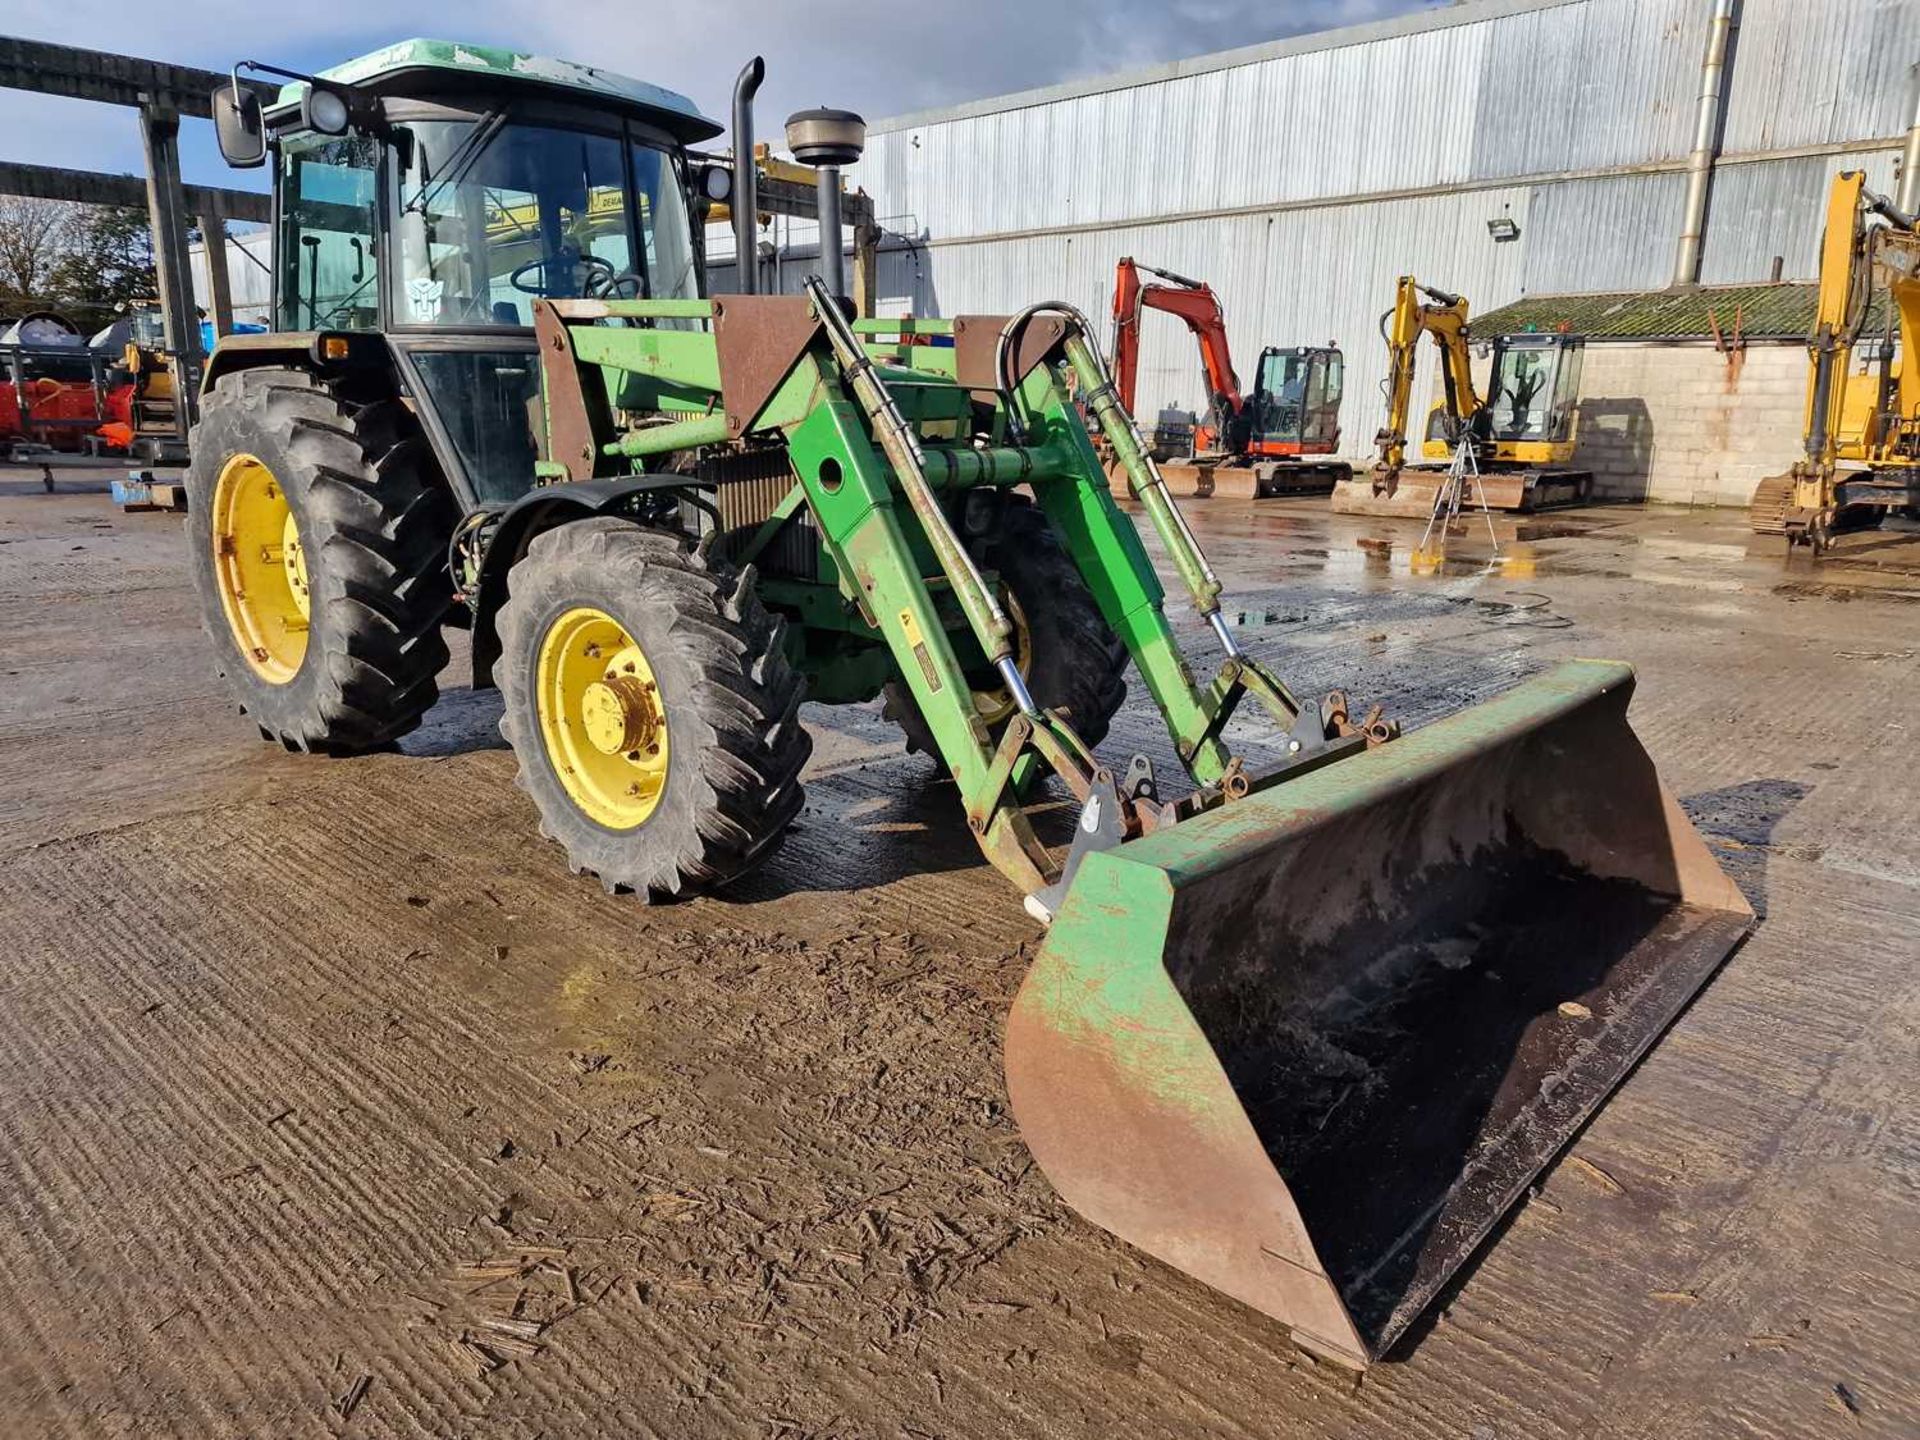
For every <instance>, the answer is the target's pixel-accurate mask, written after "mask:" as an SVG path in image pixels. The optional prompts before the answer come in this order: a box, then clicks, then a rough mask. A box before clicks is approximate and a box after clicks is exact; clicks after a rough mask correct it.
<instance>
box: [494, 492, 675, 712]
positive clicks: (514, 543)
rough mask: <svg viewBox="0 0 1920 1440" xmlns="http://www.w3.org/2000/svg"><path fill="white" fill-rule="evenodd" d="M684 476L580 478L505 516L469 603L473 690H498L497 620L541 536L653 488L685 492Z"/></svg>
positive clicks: (523, 501)
mask: <svg viewBox="0 0 1920 1440" xmlns="http://www.w3.org/2000/svg"><path fill="white" fill-rule="evenodd" d="M687 483H688V479H687V477H686V476H685V475H627V476H620V477H618V478H615V479H610V480H578V481H571V482H569V483H567V484H564V485H551V486H547V487H546V488H544V489H539V490H533V491H529V492H528V493H527V494H525V495H522V496H521V497H520V498H519V499H518V500H516V501H514V502H513V504H512V505H510V506H508V507H507V509H506V510H505V511H504V512H503V513H502V514H501V516H500V519H499V520H498V521H497V522H495V525H494V531H493V536H492V538H491V539H489V540H488V541H487V548H486V550H485V551H484V552H483V553H482V554H481V557H480V572H479V574H478V576H477V577H476V578H475V580H474V583H473V589H472V593H471V595H470V596H469V603H470V605H471V606H472V610H473V688H474V689H476V690H486V689H490V688H492V686H493V665H494V662H495V661H496V660H498V659H499V658H500V634H499V631H498V629H496V627H495V624H494V621H495V617H496V616H497V615H498V614H499V611H500V606H501V603H502V602H503V601H505V600H506V598H507V572H508V571H510V570H511V569H513V567H514V564H515V563H516V562H517V561H518V560H519V559H520V557H521V556H523V555H525V554H526V553H527V547H528V546H529V545H531V544H532V543H533V539H534V537H535V536H536V535H539V534H541V533H542V532H543V531H547V530H551V529H553V527H554V526H556V525H567V524H571V523H572V522H574V521H576V520H590V519H592V518H593V517H594V516H596V515H607V514H612V513H615V512H617V511H619V510H620V508H621V507H622V506H623V505H625V504H626V502H627V501H628V500H630V499H631V498H632V497H633V496H635V495H640V494H644V493H645V492H647V491H649V490H659V489H684V488H685V487H686V485H687Z"/></svg>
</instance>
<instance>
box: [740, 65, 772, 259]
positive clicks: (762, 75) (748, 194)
mask: <svg viewBox="0 0 1920 1440" xmlns="http://www.w3.org/2000/svg"><path fill="white" fill-rule="evenodd" d="M766 78H767V62H766V61H765V60H764V59H763V58H761V57H760V56H758V55H756V56H754V57H753V59H751V60H749V61H748V62H747V63H746V64H745V65H743V66H742V67H741V68H740V76H739V78H738V79H736V80H735V81H734V82H733V202H732V204H733V252H734V261H733V269H734V278H735V281H736V283H737V284H738V285H739V287H740V293H741V294H742V295H752V294H753V293H755V292H756V291H757V290H759V288H760V252H759V242H758V241H757V240H756V239H755V236H754V231H755V229H757V228H758V226H759V224H760V174H759V169H758V167H757V166H756V165H755V164H754V163H753V97H754V96H755V95H757V94H759V93H760V82H761V81H763V80H765V79H766Z"/></svg>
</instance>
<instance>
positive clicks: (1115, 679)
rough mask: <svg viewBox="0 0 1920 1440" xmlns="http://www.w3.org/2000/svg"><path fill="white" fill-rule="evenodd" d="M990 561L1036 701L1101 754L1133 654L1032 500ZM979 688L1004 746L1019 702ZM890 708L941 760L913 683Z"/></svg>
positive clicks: (911, 737) (986, 683) (990, 552)
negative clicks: (1064, 715)
mask: <svg viewBox="0 0 1920 1440" xmlns="http://www.w3.org/2000/svg"><path fill="white" fill-rule="evenodd" d="M982 559H983V561H984V563H985V565H986V567H987V568H989V569H992V570H996V571H998V572H999V574H1000V582H1001V595H1000V599H1001V603H1002V605H1003V606H1007V608H1008V609H1009V611H1010V616H1009V618H1011V619H1012V620H1013V621H1014V629H1015V632H1016V633H1015V640H1016V646H1015V662H1016V663H1017V664H1018V665H1019V667H1020V673H1021V676H1022V678H1024V679H1025V680H1026V682H1027V689H1028V690H1029V691H1030V692H1032V695H1033V698H1034V701H1035V702H1036V703H1037V704H1038V705H1039V706H1040V708H1041V709H1043V710H1061V709H1064V710H1065V711H1066V712H1067V721H1068V723H1069V724H1070V725H1072V727H1073V730H1074V733H1075V734H1076V735H1078V736H1079V737H1080V738H1081V739H1082V740H1084V741H1085V742H1086V743H1087V744H1088V745H1089V746H1093V745H1098V744H1099V743H1100V742H1101V741H1102V740H1104V739H1106V737H1107V729H1108V727H1109V726H1110V725H1111V724H1112V723H1113V717H1114V716H1115V715H1117V714H1118V713H1119V711H1120V707H1121V706H1122V705H1124V704H1125V703H1126V699H1127V682H1126V678H1125V676H1126V668H1127V660H1128V658H1129V657H1128V655H1127V647H1126V645H1125V643H1124V642H1123V641H1122V640H1121V639H1120V637H1119V636H1117V635H1115V634H1114V633H1113V631H1112V630H1110V629H1108V628H1107V622H1106V618H1105V617H1104V616H1102V615H1101V613H1100V606H1099V604H1098V603H1097V602H1096V601H1095V600H1094V598H1093V592H1092V591H1090V590H1089V589H1087V582H1086V581H1085V580H1083V579H1082V578H1081V577H1080V571H1079V570H1078V569H1077V568H1076V567H1075V565H1074V563H1073V558H1072V557H1071V556H1070V555H1068V554H1067V552H1066V550H1065V548H1064V547H1062V545H1061V544H1060V541H1059V538H1058V537H1057V536H1055V534H1054V533H1053V527H1052V526H1051V525H1050V524H1048V523H1047V517H1046V515H1045V513H1044V512H1043V511H1041V510H1039V509H1038V508H1037V507H1035V506H1034V504H1033V503H1032V502H1031V501H1029V500H1027V499H1026V498H1025V497H1024V496H1010V497H1008V501H1007V508H1006V513H1005V515H1004V516H1003V517H1002V519H1001V530H1000V534H999V535H998V536H997V537H995V539H994V540H993V542H992V544H991V545H990V546H989V547H988V549H987V552H986V554H985V555H984V556H983V557H982ZM1009 600H1010V601H1011V602H1012V603H1011V605H1007V602H1008V601H1009ZM977 683H979V684H980V685H981V686H982V688H980V689H977V690H975V691H974V695H973V703H974V709H975V710H976V712H977V713H978V714H979V715H980V717H981V718H982V719H983V720H985V721H986V722H987V725H988V729H989V733H991V734H992V735H993V736H994V737H995V738H996V739H997V738H998V737H999V735H1000V732H1001V731H1002V730H1003V729H1005V727H1006V722H1007V721H1008V720H1009V719H1011V718H1012V715H1013V700H1012V698H1011V697H1010V696H1009V695H1008V694H1007V691H1006V688H1005V686H1003V685H1000V684H998V683H996V682H994V681H993V680H991V679H989V678H988V677H986V676H982V677H980V679H979V681H978V682H977ZM884 708H885V714H886V717H887V718H888V719H889V720H892V721H893V722H894V723H895V724H897V725H899V727H900V729H901V730H902V731H903V732H904V733H905V735H906V737H907V749H908V750H909V751H915V750H917V751H920V752H922V753H924V754H927V755H931V756H933V757H934V759H936V760H939V759H941V756H940V745H939V742H938V741H936V740H935V739H934V737H933V730H932V727H930V726H929V725H928V724H927V720H926V717H925V716H924V715H922V714H921V713H920V705H919V702H918V701H916V700H915V699H914V697H913V691H911V690H910V689H908V688H907V685H906V683H905V682H904V681H901V680H897V679H896V680H890V681H888V682H887V687H886V704H885V707H884ZM943 764H944V762H943ZM1038 773H1043V772H1036V774H1038Z"/></svg>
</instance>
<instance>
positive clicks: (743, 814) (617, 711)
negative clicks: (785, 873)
mask: <svg viewBox="0 0 1920 1440" xmlns="http://www.w3.org/2000/svg"><path fill="white" fill-rule="evenodd" d="M753 585H754V577H753V571H752V570H751V568H749V569H748V570H746V571H743V572H740V573H739V574H735V575H723V574H721V573H720V572H718V571H715V570H712V569H709V568H708V566H707V563H706V561H705V560H704V559H703V558H702V557H701V556H699V555H697V554H694V553H692V552H691V551H690V550H689V549H688V548H687V546H686V544H685V543H684V541H683V540H682V539H681V538H680V537H679V536H676V535H670V534H666V533H663V532H660V531H655V530H645V529H642V528H640V527H638V526H636V525H633V524H631V523H629V522H627V521H624V520H618V519H609V518H596V519H591V520H577V521H572V522H569V523H567V524H563V525H560V526H557V527H555V528H554V529H551V530H547V531H544V532H542V533H541V534H540V535H538V536H536V537H535V538H534V540H533V543H532V544H531V545H530V546H529V547H528V548H527V553H526V554H525V556H524V557H522V558H521V559H520V560H519V561H518V562H516V563H515V565H514V567H513V569H512V571H511V572H510V574H509V575H508V577H507V588H508V598H507V601H506V603H505V604H503V605H502V606H501V607H500V613H499V619H498V629H499V634H500V645H501V653H500V659H499V660H498V661H497V662H496V664H495V666H494V679H495V681H496V683H498V685H499V687H500V692H501V696H502V698H503V700H504V701H505V711H504V713H503V715H502V716H501V720H500V733H501V734H502V735H504V736H506V738H507V741H508V743H509V744H511V745H512V746H513V750H514V754H515V755H516V756H517V757H518V759H519V762H520V773H519V775H518V777H517V779H516V782H515V783H517V784H518V785H519V786H520V787H521V788H522V789H523V790H525V791H526V792H527V793H528V794H529V795H530V796H531V797H532V799H533V803H534V806H535V808H537V809H538V811H539V812H540V829H541V833H542V834H544V835H546V836H547V837H548V838H549V839H552V840H556V841H558V842H559V843H560V845H561V846H562V847H564V848H565V850H566V852H567V859H568V863H569V864H570V865H571V867H572V868H573V870H574V871H575V872H576V873H582V872H584V873H591V874H593V875H596V876H598V877H599V879H600V883H601V885H602V886H603V887H604V888H605V889H606V890H607V891H608V893H610V894H611V893H614V892H616V891H620V890H631V891H633V892H634V893H636V894H637V895H639V896H641V897H642V898H643V899H646V900H649V901H654V900H669V899H673V898H676V897H679V896H683V895H688V894H694V893H699V892H703V891H707V890H712V889H714V888H716V887H718V886H721V885H724V884H726V883H727V882H728V881H731V880H735V879H738V878H739V877H740V876H742V875H744V874H746V873H747V872H748V871H749V870H752V869H753V868H754V867H755V866H757V865H758V864H760V862H761V861H763V860H765V859H766V858H767V856H768V855H770V854H771V853H772V852H773V850H774V848H775V847H776V846H777V845H778V844H779V842H780V839H781V837H782V836H783V835H784V833H785V832H786V829H787V826H788V824H789V822H790V821H792V819H793V817H794V816H795V814H797V813H798V812H799V809H800V804H801V800H802V791H801V788H800V769H801V767H802V766H803V765H805V764H806V761H807V757H808V755H810V754H811V753H812V750H813V742H812V739H811V737H810V736H809V735H808V734H807V732H806V730H805V729H804V728H803V727H802V726H801V724H800V701H801V698H802V694H803V692H804V689H805V686H804V683H803V682H802V680H801V679H800V677H799V676H798V675H797V674H796V673H795V672H794V671H793V669H792V667H791V666H789V664H788V663H787V659H786V655H785V653H784V651H783V650H782V648H781V624H780V622H777V621H776V620H775V619H773V618H772V617H771V616H769V615H768V613H767V611H766V610H765V608H764V607H763V606H762V605H761V603H760V598H759V596H758V594H757V593H756V592H755V590H754V588H753Z"/></svg>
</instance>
